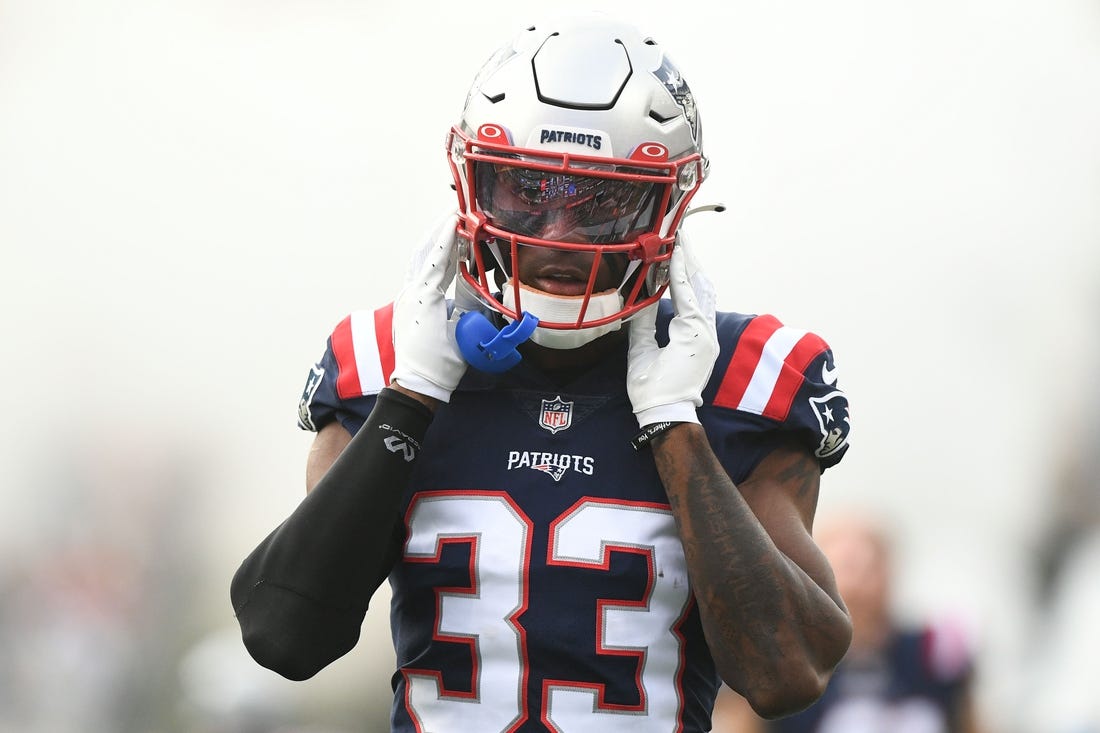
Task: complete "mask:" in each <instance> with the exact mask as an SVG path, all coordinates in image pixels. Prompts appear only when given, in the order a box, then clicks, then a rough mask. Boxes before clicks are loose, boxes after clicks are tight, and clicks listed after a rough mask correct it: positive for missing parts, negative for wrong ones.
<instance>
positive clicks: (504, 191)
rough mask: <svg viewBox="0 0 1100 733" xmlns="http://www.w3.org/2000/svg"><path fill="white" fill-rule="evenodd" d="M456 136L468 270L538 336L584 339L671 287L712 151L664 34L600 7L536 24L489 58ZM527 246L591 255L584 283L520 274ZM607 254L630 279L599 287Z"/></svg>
mask: <svg viewBox="0 0 1100 733" xmlns="http://www.w3.org/2000/svg"><path fill="white" fill-rule="evenodd" d="M447 142H448V145H447V148H448V152H449V163H450V167H451V171H452V173H453V175H454V180H455V188H456V190H457V192H458V203H459V208H458V212H459V223H458V231H459V241H460V250H459V272H460V274H461V277H462V278H463V279H464V280H465V283H466V284H467V285H469V286H470V287H472V288H474V289H475V290H476V291H477V293H478V295H479V296H480V298H481V299H483V300H484V301H485V303H486V304H487V305H488V306H489V307H491V308H493V309H494V310H496V311H498V312H500V313H501V314H503V316H504V317H505V318H506V319H507V320H509V321H514V320H518V319H519V318H520V316H521V314H522V312H523V311H525V310H526V311H529V312H531V313H532V314H533V315H535V316H537V317H538V318H539V324H538V326H539V327H538V328H537V329H536V332H535V334H534V336H532V340H533V341H535V342H536V343H541V344H543V345H545V346H549V347H552V348H575V347H577V346H580V345H582V344H584V343H587V342H588V341H591V340H592V339H594V338H596V337H598V336H600V335H603V334H604V333H607V332H609V331H613V330H615V329H617V328H619V326H620V325H621V323H622V320H623V319H624V318H626V317H627V316H630V315H631V314H633V313H635V312H637V311H639V310H641V309H642V308H645V307H647V306H649V305H651V304H653V303H655V302H656V301H657V299H659V298H660V297H661V294H662V293H663V292H664V291H665V288H666V287H667V286H668V259H669V257H671V255H672V248H673V246H674V244H675V241H676V230H677V228H678V227H679V226H680V222H681V221H682V220H683V217H684V214H685V212H686V211H687V207H688V203H689V202H690V200H691V198H692V197H693V196H694V195H695V193H696V191H697V190H698V187H699V184H700V183H701V182H702V181H703V179H704V178H705V177H706V174H707V161H706V158H705V157H704V156H703V144H702V131H701V128H700V120H699V113H698V110H697V109H696V106H695V100H694V98H693V97H692V94H691V90H690V89H689V87H688V85H687V83H686V82H685V81H684V79H683V77H681V76H680V72H679V71H678V70H677V68H676V66H674V65H673V63H672V61H671V60H670V59H669V58H668V56H667V55H666V54H665V51H664V49H663V48H662V47H661V46H660V45H659V44H658V43H657V42H656V41H654V40H652V39H650V38H645V37H643V36H641V35H640V34H639V32H638V31H637V30H636V29H635V28H633V27H632V26H629V25H626V24H623V23H620V22H615V21H612V20H609V19H607V18H605V17H603V16H600V15H590V16H582V17H575V18H571V19H564V20H561V21H558V22H556V23H555V24H552V25H539V26H532V27H530V28H527V29H526V30H524V31H522V32H521V33H519V34H518V35H517V36H516V37H515V38H513V40H512V41H511V42H509V43H507V44H506V45H504V46H503V47H502V48H500V49H499V50H498V51H497V52H496V53H495V54H494V55H493V56H492V57H491V58H490V59H489V61H488V62H487V63H486V64H485V65H484V66H483V67H482V69H481V71H480V72H479V73H478V75H477V77H476V78H475V80H474V83H473V86H472V88H471V89H470V93H469V96H468V97H467V99H466V105H465V108H464V110H463V113H462V119H461V121H460V122H459V123H458V124H457V125H455V126H454V127H453V128H452V129H451V131H450V134H449V135H448V139H447ZM522 247H542V248H552V249H555V250H567V251H572V252H584V253H586V254H587V258H586V259H585V260H584V261H585V262H586V264H585V268H587V270H588V271H587V272H584V273H580V272H576V273H574V274H573V275H572V277H573V278H574V279H575V280H576V281H578V282H583V281H585V280H586V281H587V287H585V288H583V293H581V292H580V289H581V288H580V286H579V285H577V284H576V283H574V285H575V288H574V289H575V290H576V292H570V293H569V294H566V295H563V294H561V293H560V292H559V293H557V294H554V293H550V292H546V290H545V289H542V290H540V289H539V288H537V287H533V286H532V284H530V283H523V282H520V280H519V278H518V277H514V276H513V273H517V272H519V267H518V264H517V263H518V261H519V260H518V257H519V252H520V249H521V248H522ZM608 258H610V260H609V261H614V262H615V263H616V265H615V267H614V268H612V270H613V272H614V275H615V277H616V279H617V278H618V276H619V274H620V272H621V277H622V280H621V282H620V283H619V284H618V285H617V286H616V287H614V288H612V289H608V290H605V291H603V292H596V290H597V287H596V282H597V273H598V271H599V269H600V267H601V263H602V264H603V266H604V269H605V270H606V269H608V264H609V261H605V260H607V259H608ZM588 260H590V262H591V264H590V265H589V264H587V262H588ZM490 272H493V273H494V276H493V278H492V279H490V277H489V273H490Z"/></svg>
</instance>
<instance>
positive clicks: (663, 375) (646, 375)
mask: <svg viewBox="0 0 1100 733" xmlns="http://www.w3.org/2000/svg"><path fill="white" fill-rule="evenodd" d="M678 238H679V242H678V243H677V245H676V248H675V249H674V250H673V251H672V258H671V260H670V261H669V280H670V283H669V291H670V292H671V294H672V305H673V308H674V309H675V311H676V315H675V316H674V317H673V319H672V321H671V322H670V323H669V325H668V338H669V341H668V344H667V345H666V346H665V347H664V348H659V347H658V346H657V339H656V335H655V324H656V321H657V306H656V305H654V306H652V307H650V308H647V309H645V310H644V311H642V312H641V313H639V314H638V315H637V316H636V317H635V318H634V319H632V320H631V321H630V351H629V352H628V354H627V367H626V389H627V394H629V395H630V403H631V405H633V407H634V414H635V415H636V416H637V418H638V425H639V427H645V426H647V425H652V424H653V423H658V422H665V421H670V422H693V423H697V422H699V417H698V416H697V415H696V414H695V408H697V407H698V406H699V405H701V404H703V397H702V393H703V388H704V387H705V386H706V384H707V380H709V379H710V373H711V370H713V369H714V360H715V359H717V358H718V332H717V331H716V329H715V326H714V319H715V315H714V312H715V295H714V287H713V286H712V285H711V283H710V280H708V279H707V278H706V276H705V275H703V273H702V272H701V271H700V270H699V266H698V263H697V262H696V261H695V258H694V257H693V256H692V254H691V248H690V245H689V244H688V242H687V240H686V239H685V238H684V235H683V233H681V234H679V235H678Z"/></svg>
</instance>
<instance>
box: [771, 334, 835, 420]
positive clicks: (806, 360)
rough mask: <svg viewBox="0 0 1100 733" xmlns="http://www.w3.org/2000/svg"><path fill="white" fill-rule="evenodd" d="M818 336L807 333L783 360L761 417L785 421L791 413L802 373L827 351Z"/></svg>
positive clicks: (826, 347) (826, 345)
mask: <svg viewBox="0 0 1100 733" xmlns="http://www.w3.org/2000/svg"><path fill="white" fill-rule="evenodd" d="M828 348H829V346H828V344H826V343H825V342H824V341H823V340H822V339H821V337H820V336H817V335H816V334H812V333H807V334H806V335H805V336H803V337H802V338H800V339H799V340H798V343H797V344H795V345H794V348H793V349H791V353H789V354H787V358H786V359H784V360H783V368H782V369H781V370H780V372H779V378H778V379H777V380H776V381H775V388H774V389H773V390H772V396H771V397H769V398H768V404H767V406H766V407H765V408H764V411H763V412H762V413H760V414H761V415H762V416H763V417H770V418H771V419H773V420H786V419H787V414H788V413H789V412H790V411H791V403H792V402H794V396H795V395H796V394H798V390H799V388H800V387H801V386H802V380H803V376H802V373H803V372H805V371H806V367H808V366H809V365H810V362H811V361H813V360H814V359H815V358H816V357H817V356H819V355H820V354H821V353H822V352H823V351H825V350H826V349H828Z"/></svg>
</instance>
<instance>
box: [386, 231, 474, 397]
mask: <svg viewBox="0 0 1100 733" xmlns="http://www.w3.org/2000/svg"><path fill="white" fill-rule="evenodd" d="M455 223H456V217H455V215H453V214H452V215H450V216H448V217H446V218H445V219H444V220H443V221H442V222H441V223H440V225H439V226H438V227H437V228H436V230H435V232H433V234H432V236H431V237H430V238H429V240H428V242H427V243H426V244H425V246H424V247H423V248H421V249H420V250H418V251H417V253H416V254H415V255H414V256H413V259H412V263H411V264H410V267H409V272H408V275H407V276H406V278H405V286H404V288H402V290H401V292H400V293H399V294H398V296H397V300H395V301H394V304H393V350H394V368H393V374H392V375H391V377H390V379H391V381H393V382H397V383H398V384H400V385H401V386H402V387H404V388H405V389H411V390H412V391H414V392H419V393H420V394H423V395H427V396H429V397H434V398H435V399H437V400H441V401H443V402H450V400H451V393H452V392H454V389H455V387H457V386H458V382H459V380H460V379H462V375H463V374H465V373H466V360H465V359H463V358H462V354H460V353H459V351H458V345H457V344H456V343H455V340H454V321H456V320H457V319H458V317H459V316H460V315H462V313H463V312H464V311H463V309H462V308H460V307H457V306H456V307H455V308H454V311H453V312H452V313H451V314H450V317H449V318H448V314H447V299H446V292H447V288H448V287H449V286H450V284H451V281H452V280H454V279H455V270H456V268H457V264H458V254H457V247H456V241H455Z"/></svg>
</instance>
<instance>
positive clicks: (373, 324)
mask: <svg viewBox="0 0 1100 733" xmlns="http://www.w3.org/2000/svg"><path fill="white" fill-rule="evenodd" d="M392 322H393V305H392V304H391V305H388V306H386V307H384V308H379V309H378V310H377V311H374V312H371V311H355V312H354V313H352V314H351V315H349V316H348V317H347V318H345V319H344V320H342V321H340V323H339V324H338V325H337V326H336V328H335V329H334V330H333V332H332V353H333V355H334V356H335V357H336V364H337V366H338V367H339V372H340V373H339V376H337V378H336V394H337V396H339V397H340V399H352V398H355V397H361V396H362V395H370V394H378V392H379V391H380V390H381V389H382V388H383V387H385V386H386V384H387V382H388V380H389V376H390V374H391V373H392V372H393V339H392V335H391V331H390V327H391V324H392Z"/></svg>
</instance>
